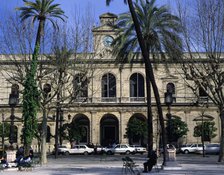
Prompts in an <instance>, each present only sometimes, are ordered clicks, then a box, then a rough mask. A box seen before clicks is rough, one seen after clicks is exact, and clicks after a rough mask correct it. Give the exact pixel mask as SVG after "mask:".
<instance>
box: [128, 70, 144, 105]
mask: <svg viewBox="0 0 224 175" xmlns="http://www.w3.org/2000/svg"><path fill="white" fill-rule="evenodd" d="M144 96H145V88H144V77H143V76H142V75H141V74H139V73H134V74H132V75H131V77H130V97H131V101H143V100H144V98H143V97H144Z"/></svg>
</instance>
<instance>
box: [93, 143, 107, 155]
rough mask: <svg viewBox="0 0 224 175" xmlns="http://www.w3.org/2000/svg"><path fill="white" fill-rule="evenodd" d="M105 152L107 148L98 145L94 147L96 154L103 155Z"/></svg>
mask: <svg viewBox="0 0 224 175" xmlns="http://www.w3.org/2000/svg"><path fill="white" fill-rule="evenodd" d="M104 152H105V147H103V146H100V145H96V146H95V147H94V153H95V154H103V153H104Z"/></svg>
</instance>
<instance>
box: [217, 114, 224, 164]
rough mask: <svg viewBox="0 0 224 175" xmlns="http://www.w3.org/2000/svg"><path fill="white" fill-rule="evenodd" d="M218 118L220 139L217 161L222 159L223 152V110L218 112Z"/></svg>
mask: <svg viewBox="0 0 224 175" xmlns="http://www.w3.org/2000/svg"><path fill="white" fill-rule="evenodd" d="M220 120H221V139H220V152H219V158H218V162H222V161H223V153H224V138H223V134H224V110H222V111H221V113H220Z"/></svg>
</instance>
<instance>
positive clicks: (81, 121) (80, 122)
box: [72, 114, 90, 144]
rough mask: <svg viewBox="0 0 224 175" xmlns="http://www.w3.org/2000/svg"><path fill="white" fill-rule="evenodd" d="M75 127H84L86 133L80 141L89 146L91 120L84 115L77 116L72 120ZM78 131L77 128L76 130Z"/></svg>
mask: <svg viewBox="0 0 224 175" xmlns="http://www.w3.org/2000/svg"><path fill="white" fill-rule="evenodd" d="M72 123H73V124H74V125H73V126H74V127H75V126H78V127H82V129H83V130H84V131H85V132H84V133H83V134H84V135H83V136H82V137H81V139H80V140H79V141H78V142H79V143H82V144H88V143H89V142H90V121H89V118H88V117H87V116H86V115H84V114H77V115H75V117H74V118H73V120H72ZM74 129H77V128H74Z"/></svg>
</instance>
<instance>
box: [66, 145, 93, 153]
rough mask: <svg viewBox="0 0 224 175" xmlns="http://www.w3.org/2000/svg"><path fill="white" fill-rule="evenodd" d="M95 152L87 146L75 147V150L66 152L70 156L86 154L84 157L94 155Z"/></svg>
mask: <svg viewBox="0 0 224 175" xmlns="http://www.w3.org/2000/svg"><path fill="white" fill-rule="evenodd" d="M93 152H94V149H93V148H89V147H88V146H86V145H75V146H74V147H73V148H71V149H68V150H67V151H66V152H65V155H69V154H84V155H88V154H92V153H93Z"/></svg>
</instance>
